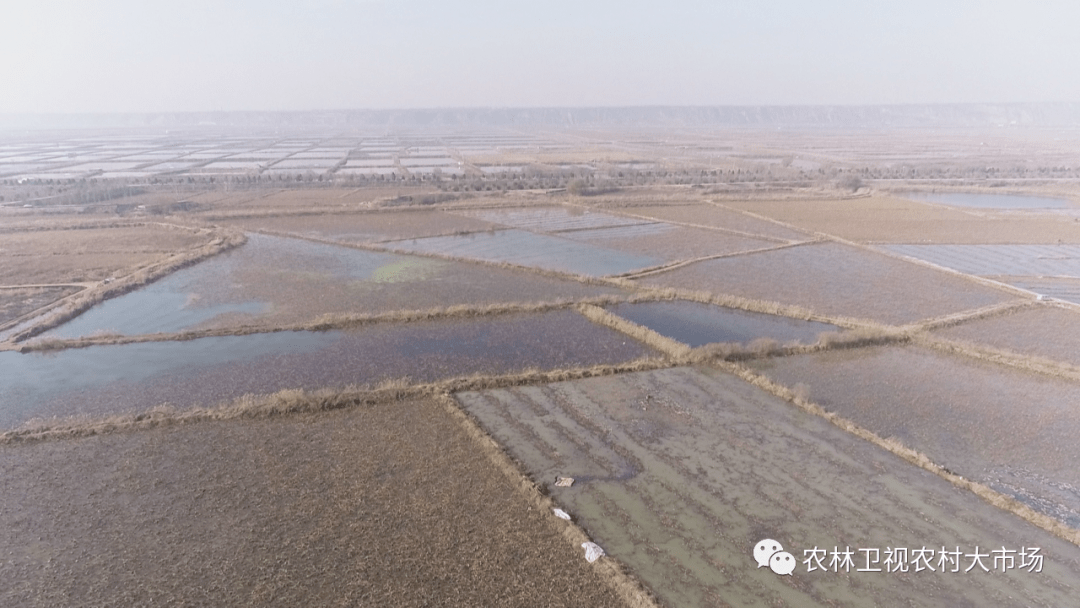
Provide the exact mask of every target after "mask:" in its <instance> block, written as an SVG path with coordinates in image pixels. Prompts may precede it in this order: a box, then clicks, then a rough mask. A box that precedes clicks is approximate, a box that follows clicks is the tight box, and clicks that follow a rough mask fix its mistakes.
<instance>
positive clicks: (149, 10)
mask: <svg viewBox="0 0 1080 608" xmlns="http://www.w3.org/2000/svg"><path fill="white" fill-rule="evenodd" d="M6 12H7V13H8V15H9V16H10V21H9V24H13V25H14V27H10V26H9V30H10V31H9V32H6V33H5V36H3V37H0V57H2V58H3V59H0V82H3V83H4V86H3V89H4V93H3V95H0V113H87V112H90V113H97V112H220V111H308V110H341V109H389V108H403V109H412V108H454V107H459V108H466V107H511V108H513V107H628V106H719V105H862V104H908V103H915V104H924V103H925V104H929V103H1011V102H1076V101H1080V78H1076V77H1075V75H1076V74H1078V73H1080V42H1078V39H1077V38H1076V37H1075V35H1074V33H1073V32H1072V24H1073V23H1076V22H1077V21H1078V18H1080V6H1078V5H1076V4H1074V3H1066V2H1064V1H1060V0H1052V1H1048V2H1042V3H1039V4H1038V5H1029V4H1021V3H1020V2H1016V1H991V2H975V1H974V0H952V1H949V2H931V1H929V0H915V1H911V2H905V3H896V2H883V1H875V2H855V1H854V0H829V1H828V2H819V3H813V4H810V3H803V2H797V1H795V0H774V1H772V2H768V3H761V2H749V1H742V0H740V1H731V2H706V1H703V0H674V1H672V2H668V3H664V4H659V3H646V2H619V3H615V2H610V1H596V2H587V3H580V2H568V1H566V0H555V1H553V2H548V3H545V4H544V5H543V6H537V5H529V6H519V5H515V6H511V5H506V4H501V3H496V2H493V1H491V0H474V1H470V2H466V3H455V4H448V3H437V2H432V1H430V0H400V1H391V0H352V1H350V0H309V1H307V2H293V3H284V2H255V1H253V0H238V1H236V2H232V3H229V4H228V5H222V4H218V3H214V2H209V1H207V0H193V1H191V2H188V3H185V4H183V5H174V6H173V7H172V8H170V9H169V10H166V9H163V8H161V7H160V5H157V4H150V5H148V4H144V3H139V2H135V1H133V0H100V1H97V2H76V1H74V0H43V1H41V2H36V3H19V4H17V5H15V6H12V7H8V8H7V10H6Z"/></svg>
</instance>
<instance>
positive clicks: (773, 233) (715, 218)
mask: <svg viewBox="0 0 1080 608" xmlns="http://www.w3.org/2000/svg"><path fill="white" fill-rule="evenodd" d="M618 211H621V212H625V213H627V214H633V215H641V216H645V217H650V218H655V219H658V220H670V221H673V222H683V223H687V224H698V225H701V226H711V227H714V228H724V229H727V230H737V231H739V232H748V233H750V234H758V235H761V236H766V237H772V238H777V239H784V240H791V241H803V240H807V239H808V238H809V236H808V235H807V234H805V233H802V232H798V231H796V230H791V229H790V228H786V227H784V226H781V225H779V224H776V223H773V222H768V221H765V220H761V219H758V218H755V217H750V216H749V215H745V214H742V213H738V212H736V211H730V210H728V209H723V208H721V207H717V206H715V205H709V204H702V203H695V204H681V205H680V204H672V205H657V206H642V207H637V206H634V207H625V208H620V209H618Z"/></svg>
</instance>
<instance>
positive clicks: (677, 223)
mask: <svg viewBox="0 0 1080 608" xmlns="http://www.w3.org/2000/svg"><path fill="white" fill-rule="evenodd" d="M567 204H568V205H573V206H575V207H582V208H585V209H589V210H590V211H601V212H603V213H609V214H610V215H621V216H623V217H630V218H634V219H639V220H648V221H649V222H652V223H655V224H671V225H673V226H683V227H684V228H700V229H702V230H711V231H713V232H722V233H725V234H730V235H732V236H741V237H745V238H751V239H756V240H759V241H769V242H771V243H791V242H793V241H792V240H791V239H785V238H781V237H778V236H769V235H765V234H758V233H756V232H746V231H743V230H735V229H734V228H723V227H721V226H706V225H704V224H694V223H691V222H680V221H676V220H665V219H661V218H655V217H649V216H647V215H640V214H637V213H628V212H626V211H621V210H609V209H607V208H605V207H593V206H591V205H583V204H577V203H567ZM672 206H673V207H674V206H677V205H672ZM581 230H586V229H585V228H582V229H581Z"/></svg>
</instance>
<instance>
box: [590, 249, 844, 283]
mask: <svg viewBox="0 0 1080 608" xmlns="http://www.w3.org/2000/svg"><path fill="white" fill-rule="evenodd" d="M821 242H823V241H822V240H811V241H796V242H793V243H792V242H788V243H784V244H782V245H776V246H775V247H762V248H761V249H747V250H745V251H733V252H731V253H717V254H713V255H706V256H702V257H700V258H691V259H689V260H679V261H675V262H671V263H668V264H660V265H658V266H653V267H652V268H643V269H641V270H631V271H630V272H625V273H623V274H615V275H609V276H611V277H613V278H617V279H640V278H642V277H647V276H652V275H654V274H660V273H663V272H668V271H669V270H676V269H679V268H682V267H684V266H689V265H691V264H697V263H698V262H707V261H709V260H719V259H721V258H735V257H739V256H744V255H751V254H754V253H767V252H769V251H778V250H780V249H788V248H790V247H799V246H800V245H813V244H815V243H821Z"/></svg>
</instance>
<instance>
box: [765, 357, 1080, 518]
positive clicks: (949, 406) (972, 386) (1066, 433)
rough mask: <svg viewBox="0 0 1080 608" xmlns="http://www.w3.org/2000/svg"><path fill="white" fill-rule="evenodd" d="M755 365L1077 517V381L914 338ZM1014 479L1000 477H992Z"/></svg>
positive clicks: (964, 468) (1041, 505) (887, 432)
mask: <svg viewBox="0 0 1080 608" xmlns="http://www.w3.org/2000/svg"><path fill="white" fill-rule="evenodd" d="M752 365H753V367H754V368H755V369H757V370H758V371H760V372H761V373H763V374H765V375H766V376H767V377H769V378H770V379H772V380H774V381H776V382H778V383H780V384H782V385H785V386H789V387H790V386H796V385H801V386H802V387H804V389H805V394H807V395H808V398H809V399H810V400H811V401H813V402H815V403H818V404H820V405H821V407H823V408H824V409H825V410H827V411H833V412H837V413H838V414H840V415H841V416H843V417H845V418H848V419H850V420H852V421H854V422H855V423H856V424H858V425H860V426H862V427H864V428H866V429H869V430H870V431H873V432H874V433H876V434H878V435H879V436H881V437H895V438H896V439H898V440H899V441H900V442H901V443H902V444H904V445H906V446H908V447H910V448H913V449H916V450H918V451H920V452H922V453H924V454H926V455H927V456H928V457H929V458H930V459H931V460H932V461H933V462H935V463H937V464H940V465H942V466H944V467H946V468H948V469H950V470H952V471H954V472H955V473H957V474H959V475H962V476H964V477H967V478H968V479H973V480H976V481H980V482H982V483H986V484H987V485H990V486H991V487H994V488H995V489H997V490H998V491H1001V492H1003V493H1005V494H1011V495H1015V496H1017V497H1034V498H1033V499H1032V500H1031V502H1032V504H1029V506H1032V508H1035V509H1037V510H1040V511H1042V512H1044V513H1046V514H1048V515H1051V516H1054V517H1057V518H1058V519H1060V520H1061V521H1066V522H1067V523H1069V525H1071V526H1073V527H1074V528H1075V527H1080V490H1078V488H1080V469H1078V468H1077V467H1076V463H1077V462H1080V445H1078V444H1077V442H1076V441H1075V440H1074V439H1073V438H1074V437H1075V436H1076V434H1077V433H1078V432H1080V410H1077V409H1076V408H1075V407H1073V405H1072V404H1074V403H1076V402H1077V401H1078V400H1080V384H1077V383H1076V382H1070V381H1068V380H1065V379H1061V378H1053V377H1049V376H1042V375H1037V374H1032V373H1030V372H1028V371H1024V370H1020V369H1016V368H1010V367H1005V366H1002V365H998V364H993V363H985V362H980V361H977V360H973V359H968V358H965V357H957V356H953V355H947V354H943V353H938V352H935V351H932V350H928V349H924V348H919V347H913V346H904V347H901V346H887V347H871V348H862V349H854V350H844V351H834V352H825V353H819V354H811V355H797V356H791V357H782V358H775V359H769V360H764V361H759V362H755V363H754V364H752ZM1006 477H1008V478H1010V479H1011V480H1010V481H1008V482H1002V484H1000V485H995V484H997V481H996V480H998V479H1005V478H1006Z"/></svg>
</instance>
